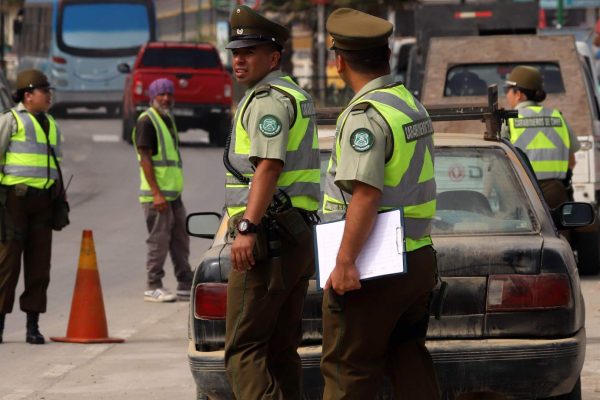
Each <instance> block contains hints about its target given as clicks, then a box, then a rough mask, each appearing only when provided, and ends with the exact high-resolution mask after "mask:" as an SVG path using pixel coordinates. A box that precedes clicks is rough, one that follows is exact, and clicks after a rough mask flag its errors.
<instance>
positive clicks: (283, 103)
mask: <svg viewBox="0 0 600 400" xmlns="http://www.w3.org/2000/svg"><path fill="white" fill-rule="evenodd" d="M282 76H285V74H283V72H281V71H280V70H277V71H273V72H270V73H269V74H268V75H267V76H265V77H264V78H263V79H262V80H261V81H260V82H258V83H257V84H256V85H255V86H253V87H252V88H249V89H248V90H247V92H246V93H249V92H251V91H252V90H254V89H256V88H257V87H259V86H261V85H263V84H264V83H265V82H270V81H272V80H273V79H275V78H280V77H282ZM265 117H274V118H275V119H276V120H277V121H279V124H280V125H281V126H280V129H281V132H280V133H279V134H277V135H275V136H271V137H269V136H266V135H264V134H263V133H262V132H261V130H260V124H261V121H262V120H263V118H265ZM293 118H294V106H293V105H292V103H291V101H290V99H289V98H288V97H287V96H286V95H284V94H283V93H280V92H279V91H277V90H270V91H269V92H268V93H264V94H258V95H256V96H255V97H254V99H253V100H252V101H251V102H250V104H249V105H248V107H247V108H246V111H245V112H244V115H243V116H242V124H243V126H244V128H245V129H246V131H248V134H249V135H250V154H249V159H250V162H252V163H253V164H255V165H256V162H257V159H259V158H270V159H275V160H281V161H282V162H284V163H285V156H286V152H287V145H288V138H289V131H290V124H291V121H292V119H293Z"/></svg>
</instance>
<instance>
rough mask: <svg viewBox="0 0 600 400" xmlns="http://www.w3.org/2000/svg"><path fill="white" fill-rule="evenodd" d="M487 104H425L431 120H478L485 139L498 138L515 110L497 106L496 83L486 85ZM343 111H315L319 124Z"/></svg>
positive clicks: (338, 108) (514, 115)
mask: <svg viewBox="0 0 600 400" xmlns="http://www.w3.org/2000/svg"><path fill="white" fill-rule="evenodd" d="M487 94H488V104H487V105H459V106H455V107H448V106H435V105H433V106H425V108H426V109H427V112H428V113H429V116H430V117H431V120H432V121H434V122H435V121H466V120H480V121H481V122H484V123H485V133H484V135H483V138H484V139H485V140H500V131H501V129H502V124H503V123H504V122H505V121H506V120H507V119H508V118H517V117H518V116H519V114H518V111H517V110H506V109H504V108H498V85H496V84H493V85H489V86H488V90H487ZM342 111H343V109H342V108H340V107H327V108H321V109H319V110H318V111H317V122H318V124H319V125H335V123H336V120H337V117H338V115H339V114H340V113H341V112H342Z"/></svg>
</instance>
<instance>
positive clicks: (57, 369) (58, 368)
mask: <svg viewBox="0 0 600 400" xmlns="http://www.w3.org/2000/svg"><path fill="white" fill-rule="evenodd" d="M73 368H75V365H73V364H56V365H54V366H53V367H52V368H50V369H49V370H48V371H46V372H44V373H43V374H42V376H43V377H44V378H58V377H59V376H63V375H64V374H66V373H67V372H69V371H70V370H72V369H73Z"/></svg>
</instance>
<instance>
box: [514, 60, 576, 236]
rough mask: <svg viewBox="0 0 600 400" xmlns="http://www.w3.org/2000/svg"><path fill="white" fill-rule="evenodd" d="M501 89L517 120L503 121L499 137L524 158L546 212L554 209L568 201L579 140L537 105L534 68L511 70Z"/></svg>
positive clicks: (540, 87)
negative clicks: (509, 142) (511, 145)
mask: <svg viewBox="0 0 600 400" xmlns="http://www.w3.org/2000/svg"><path fill="white" fill-rule="evenodd" d="M505 89H506V100H507V103H508V106H509V107H511V108H515V109H516V110H517V111H518V112H519V117H518V118H511V119H509V120H508V121H507V125H508V127H503V136H505V137H507V138H509V139H510V141H511V142H512V143H513V144H514V145H515V146H516V147H518V148H520V149H521V150H522V151H523V152H525V154H527V157H528V158H529V161H530V163H531V166H532V168H533V171H534V172H535V175H536V177H537V179H538V182H539V184H540V188H541V189H542V193H543V194H544V199H545V200H546V203H548V206H549V207H550V208H555V207H558V206H559V205H560V204H562V203H564V202H566V201H569V194H568V192H567V186H568V185H569V184H570V183H567V182H566V178H567V175H568V174H569V170H571V171H572V170H573V168H574V167H575V152H576V151H577V150H579V148H580V145H579V140H578V139H577V136H576V135H575V133H574V132H573V131H572V130H571V129H569V126H568V124H567V122H566V121H565V119H564V117H563V115H562V114H561V112H560V111H559V110H557V109H552V108H548V107H544V106H542V105H541V104H540V103H541V102H543V101H544V100H545V98H546V92H545V91H544V84H543V79H542V74H541V73H540V71H539V70H538V69H537V68H535V67H532V66H527V65H519V66H517V67H515V68H514V69H513V70H512V71H511V72H510V74H509V75H508V77H507V80H506V86H505ZM540 117H543V118H540ZM540 122H542V123H540ZM565 234H567V233H566V232H565Z"/></svg>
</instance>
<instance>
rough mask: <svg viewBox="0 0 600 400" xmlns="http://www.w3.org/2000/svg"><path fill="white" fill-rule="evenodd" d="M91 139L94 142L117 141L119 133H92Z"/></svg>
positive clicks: (118, 140)
mask: <svg viewBox="0 0 600 400" xmlns="http://www.w3.org/2000/svg"><path fill="white" fill-rule="evenodd" d="M92 140H93V141H94V142H96V143H118V142H120V141H121V139H120V138H119V135H110V134H95V135H92Z"/></svg>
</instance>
